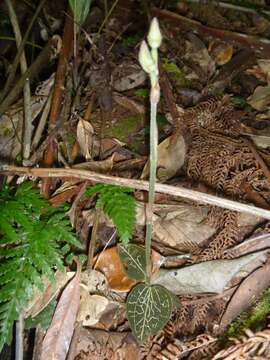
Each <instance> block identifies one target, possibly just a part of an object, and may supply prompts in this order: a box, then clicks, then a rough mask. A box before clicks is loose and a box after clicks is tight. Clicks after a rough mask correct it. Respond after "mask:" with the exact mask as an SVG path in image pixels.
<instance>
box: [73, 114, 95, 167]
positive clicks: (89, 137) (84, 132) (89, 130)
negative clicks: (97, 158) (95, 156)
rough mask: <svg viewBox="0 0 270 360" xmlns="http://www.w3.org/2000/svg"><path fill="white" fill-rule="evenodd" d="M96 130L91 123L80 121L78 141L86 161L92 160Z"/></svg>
mask: <svg viewBox="0 0 270 360" xmlns="http://www.w3.org/2000/svg"><path fill="white" fill-rule="evenodd" d="M93 134H94V128H93V126H92V125H91V124H90V122H89V121H86V120H83V119H80V120H79V121H78V125H77V141H78V143H79V145H80V148H81V152H82V154H83V156H84V157H85V158H86V160H91V158H92V145H93Z"/></svg>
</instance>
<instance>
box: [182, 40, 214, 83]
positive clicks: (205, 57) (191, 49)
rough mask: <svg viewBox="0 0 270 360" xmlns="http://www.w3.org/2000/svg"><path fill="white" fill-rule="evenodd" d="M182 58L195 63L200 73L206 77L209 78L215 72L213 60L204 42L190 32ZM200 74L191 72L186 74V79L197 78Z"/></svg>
mask: <svg viewBox="0 0 270 360" xmlns="http://www.w3.org/2000/svg"><path fill="white" fill-rule="evenodd" d="M184 58H185V59H186V60H187V61H191V62H192V63H196V64H198V65H199V67H200V69H201V75H203V76H204V77H205V79H201V80H206V79H207V78H210V77H211V76H212V75H213V74H214V72H215V62H214V61H213V60H212V58H211V56H210V55H209V53H208V50H207V49H206V47H205V45H204V43H203V42H202V41H201V40H200V39H199V37H197V36H196V35H194V34H192V35H190V36H189V41H186V53H185V56H184ZM199 77H200V75H199V74H198V73H195V72H192V73H190V74H188V75H187V76H186V78H187V79H189V80H191V79H199Z"/></svg>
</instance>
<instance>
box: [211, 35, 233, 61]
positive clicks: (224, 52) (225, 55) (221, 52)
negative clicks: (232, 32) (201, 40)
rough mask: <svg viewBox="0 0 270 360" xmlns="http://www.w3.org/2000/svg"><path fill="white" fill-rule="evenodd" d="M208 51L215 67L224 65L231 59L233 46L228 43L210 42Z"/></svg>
mask: <svg viewBox="0 0 270 360" xmlns="http://www.w3.org/2000/svg"><path fill="white" fill-rule="evenodd" d="M209 51H210V54H211V56H212V58H213V59H214V60H215V62H216V64H217V65H224V64H226V63H227V62H229V61H230V60H231V58H232V55H233V46H232V45H231V44H230V43H225V42H223V41H218V40H216V41H212V42H210V44H209Z"/></svg>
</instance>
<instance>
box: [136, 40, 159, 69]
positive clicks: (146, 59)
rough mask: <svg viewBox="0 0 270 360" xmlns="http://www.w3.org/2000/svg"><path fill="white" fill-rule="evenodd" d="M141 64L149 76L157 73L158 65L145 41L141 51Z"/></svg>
mask: <svg viewBox="0 0 270 360" xmlns="http://www.w3.org/2000/svg"><path fill="white" fill-rule="evenodd" d="M139 62H140V64H141V67H142V68H143V70H144V71H145V72H147V73H148V74H150V73H151V72H153V71H155V68H156V64H155V62H154V60H153V58H152V55H151V53H150V51H149V48H148V46H147V44H146V42H145V41H143V42H142V43H141V47H140V51H139Z"/></svg>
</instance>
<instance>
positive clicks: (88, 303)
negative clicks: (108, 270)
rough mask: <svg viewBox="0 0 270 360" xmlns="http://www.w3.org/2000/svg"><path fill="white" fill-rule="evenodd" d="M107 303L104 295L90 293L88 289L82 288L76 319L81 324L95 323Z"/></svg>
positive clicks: (91, 324) (90, 324) (89, 324)
mask: <svg viewBox="0 0 270 360" xmlns="http://www.w3.org/2000/svg"><path fill="white" fill-rule="evenodd" d="M108 304H109V300H108V299H107V298H105V297H104V296H100V295H90V294H89V292H88V291H86V290H83V291H82V295H81V301H80V307H79V311H78V314H77V321H78V322H81V323H82V325H83V326H93V325H95V324H97V323H98V322H99V319H100V317H101V315H102V313H103V312H104V311H105V309H106V307H107V306H108Z"/></svg>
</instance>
